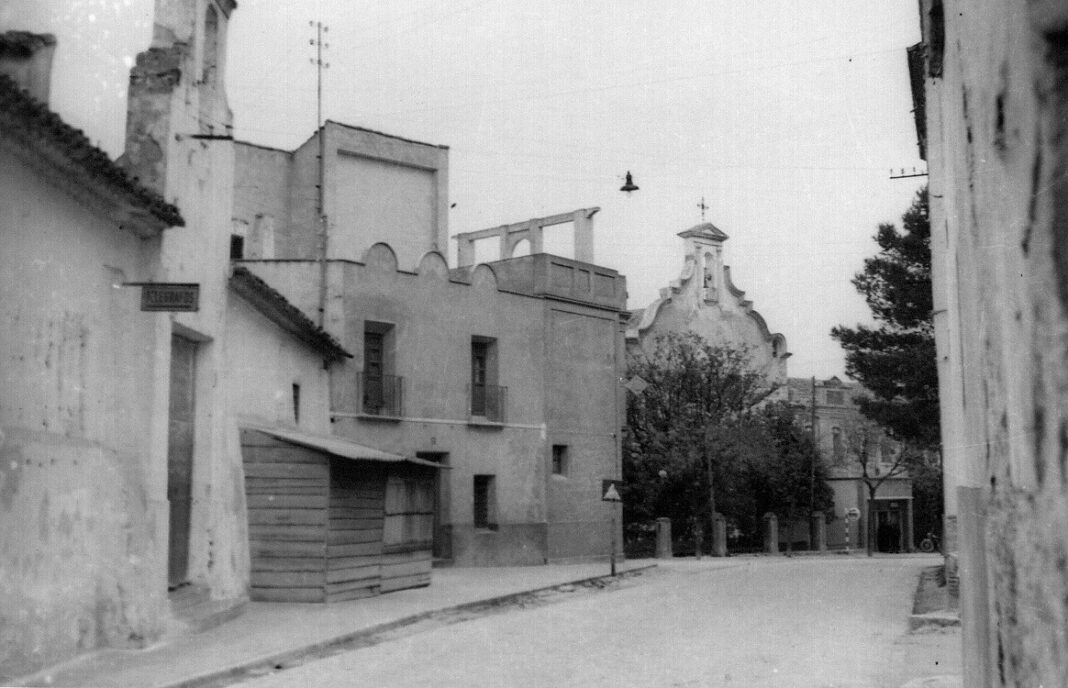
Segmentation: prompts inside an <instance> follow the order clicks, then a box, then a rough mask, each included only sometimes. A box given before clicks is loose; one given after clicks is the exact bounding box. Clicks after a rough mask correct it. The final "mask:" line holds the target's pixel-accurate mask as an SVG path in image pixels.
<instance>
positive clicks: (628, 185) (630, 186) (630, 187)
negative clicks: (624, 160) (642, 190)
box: [619, 170, 638, 196]
mask: <svg viewBox="0 0 1068 688" xmlns="http://www.w3.org/2000/svg"><path fill="white" fill-rule="evenodd" d="M619 190H620V191H622V192H623V193H625V194H627V195H628V196H629V195H630V194H631V192H633V191H637V190H638V185H637V184H635V183H634V178H633V177H631V176H630V170H627V178H626V181H624V182H623V186H621V187H619Z"/></svg>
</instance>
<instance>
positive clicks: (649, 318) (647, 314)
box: [624, 295, 671, 340]
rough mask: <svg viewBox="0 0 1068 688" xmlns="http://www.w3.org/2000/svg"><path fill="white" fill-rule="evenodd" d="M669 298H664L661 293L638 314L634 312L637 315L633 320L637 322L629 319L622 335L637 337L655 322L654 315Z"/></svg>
mask: <svg viewBox="0 0 1068 688" xmlns="http://www.w3.org/2000/svg"><path fill="white" fill-rule="evenodd" d="M670 300H671V298H670V297H668V298H664V297H663V295H661V298H659V299H657V300H656V301H653V302H652V303H651V304H649V305H648V307H646V308H645V309H643V310H642V311H641V315H640V316H638V314H637V313H635V316H638V317H635V319H634V320H636V321H637V322H635V321H631V322H630V323H629V324H628V325H629V326H628V328H627V330H626V333H625V335H624V336H625V337H626V338H627V339H634V340H636V339H639V338H640V337H641V334H642V333H643V332H645V331H646V330H648V329H649V328H650V327H652V326H653V323H654V322H656V316H657V315H658V314H659V313H660V309H661V308H662V307H663V306H664V304H665V303H667V302H668V301H670Z"/></svg>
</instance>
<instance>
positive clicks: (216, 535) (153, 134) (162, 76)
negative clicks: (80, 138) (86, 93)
mask: <svg viewBox="0 0 1068 688" xmlns="http://www.w3.org/2000/svg"><path fill="white" fill-rule="evenodd" d="M209 5H211V6H213V7H215V8H216V10H217V11H216V15H217V20H218V32H217V36H216V39H215V40H216V41H217V47H216V50H215V53H216V54H217V61H216V63H215V66H214V69H209V67H210V65H208V64H206V63H205V61H204V55H205V44H206V43H207V42H208V41H207V40H206V39H205V38H204V32H205V24H206V20H205V17H206V13H207V11H208V7H209ZM218 8H219V5H217V4H216V3H214V2H211V0H157V1H156V24H155V30H154V34H153V42H152V47H151V48H150V49H149V50H147V51H145V52H144V53H141V54H140V55H138V57H137V63H136V65H135V67H134V68H133V69H132V70H131V77H130V90H129V96H130V100H129V105H128V116H127V150H126V154H125V155H124V156H123V159H122V160H121V162H122V163H123V164H124V165H125V166H126V168H127V169H128V170H130V171H131V173H133V174H135V175H137V176H138V177H140V179H141V181H142V182H143V183H145V184H147V185H149V186H150V187H151V188H153V189H154V190H156V191H157V192H158V193H160V194H161V195H162V196H163V197H164V198H165V199H166V200H167V201H170V202H172V203H174V204H175V205H177V206H178V208H179V210H180V211H181V213H182V217H183V218H184V219H185V222H186V226H184V227H177V228H173V229H170V230H168V231H167V233H166V235H165V237H164V241H163V248H162V258H161V260H162V264H163V269H162V271H161V272H162V274H161V275H160V277H159V280H160V281H165V282H192V283H196V284H199V285H200V310H199V311H198V312H195V313H175V314H172V315H171V316H170V328H169V329H170V331H171V332H174V333H176V334H180V335H182V336H184V337H187V338H190V339H193V340H195V341H197V343H198V346H197V353H196V361H195V364H196V378H195V392H194V394H195V404H194V406H195V413H196V418H195V428H196V435H195V439H194V451H193V473H192V475H193V485H192V513H191V522H190V534H189V538H190V542H189V580H190V582H192V583H194V584H198V585H203V586H205V587H207V588H208V589H209V590H210V593H211V596H212V597H213V598H215V599H238V598H241V597H243V596H245V595H246V593H247V580H248V571H247V560H248V543H247V536H246V526H245V513H244V500H243V492H242V487H243V484H244V477H243V472H242V470H243V469H242V464H241V452H240V446H239V439H238V434H237V426H236V424H235V423H234V421H233V418H232V416H231V414H230V408H231V407H230V405H229V404H230V400H229V389H230V386H231V384H232V383H231V378H232V376H233V373H232V372H231V371H229V370H228V369H227V367H226V363H227V360H228V358H227V336H226V333H227V319H226V318H227V310H226V309H227V302H228V299H229V290H228V286H227V279H228V273H229V255H230V228H231V226H232V225H231V223H232V219H233V217H234V213H233V184H234V173H233V171H234V146H233V144H232V143H231V142H229V141H225V140H210V139H194V138H192V137H193V135H205V134H215V135H223V134H226V133H227V127H228V125H229V123H230V122H231V121H232V115H231V113H230V110H229V107H228V106H227V103H226V95H225V92H224V89H223V87H222V84H223V82H224V77H225V55H226V49H225V48H226V34H227V23H228V18H227V16H226V14H225V13H224V12H222V11H219V9H218ZM209 52H210V51H209ZM168 338H169V333H168ZM166 348H167V350H168V351H169V345H168V346H167V347H166ZM163 441H164V443H165V442H166V440H165V439H164V440H163ZM163 466H164V469H165V468H166V462H165V461H164V464H163ZM165 532H166V531H165Z"/></svg>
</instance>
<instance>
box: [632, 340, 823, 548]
mask: <svg viewBox="0 0 1068 688" xmlns="http://www.w3.org/2000/svg"><path fill="white" fill-rule="evenodd" d="M628 364H629V369H628V376H629V377H630V378H631V379H634V378H635V377H640V378H641V379H642V380H644V381H645V383H646V384H647V386H646V387H645V388H644V389H643V390H642V391H641V392H640V393H631V394H628V404H627V425H626V428H625V433H624V442H623V475H624V479H625V480H626V492H625V494H624V505H625V507H624V518H625V520H626V521H627V522H628V523H635V522H637V523H643V522H647V521H649V520H652V519H653V518H655V517H659V516H666V517H669V518H671V519H672V523H673V524H674V525H673V527H674V528H675V529H676V530H677V532H678V533H679V534H682V533H684V532H687V531H688V529H689V528H690V526H691V525H692V524H694V523H695V522H697V520H698V519H699V520H700V521H702V522H705V523H706V524H707V522H708V519H709V518H710V517H711V514H712V513H713V511H717V512H720V513H723V514H726V515H727V516H729V517H730V518H731V519H732V520H733V521H734V522H735V523H737V524H738V525H739V526H740V527H741V528H742V530H743V531H746V532H749V533H755V532H756V531H757V530H758V529H759V523H760V517H761V516H762V515H763V513H765V512H767V511H773V512H775V513H777V514H779V515H780V516H781V517H789V516H790V515H791V514H795V515H796V516H797V517H801V515H802V514H807V513H808V509H809V505H810V501H811V497H812V494H813V493H812V490H811V489H810V488H811V477H812V471H813V468H814V467H815V498H816V505H815V508H817V509H821V508H827V507H829V506H830V503H831V492H830V489H829V488H828V487H827V485H826V482H825V478H826V471H825V469H824V467H823V464H822V463H821V462H820V461H819V456H818V454H817V452H816V450H815V447H813V446H812V443H811V440H810V438H809V436H808V434H807V433H805V432H804V431H803V429H802V428H800V426H799V425H798V424H797V423H795V422H794V418H793V412H792V409H790V408H789V406H787V405H786V404H766V405H765V404H764V402H765V400H766V398H767V396H768V394H770V392H771V391H772V389H771V387H769V385H768V384H767V381H766V379H765V378H764V376H763V375H761V374H760V373H758V372H756V371H755V370H753V369H752V368H751V367H750V360H749V356H748V353H747V352H746V351H745V350H744V349H739V348H735V347H730V346H717V345H712V344H709V343H708V342H706V341H705V340H704V339H701V338H700V337H699V336H697V335H695V334H692V333H685V334H679V333H670V334H667V335H663V336H661V337H659V338H657V340H656V341H655V342H654V346H653V348H652V349H651V350H650V351H647V352H641V353H638V354H636V355H631V356H630V357H629V358H628ZM814 462H815V464H814Z"/></svg>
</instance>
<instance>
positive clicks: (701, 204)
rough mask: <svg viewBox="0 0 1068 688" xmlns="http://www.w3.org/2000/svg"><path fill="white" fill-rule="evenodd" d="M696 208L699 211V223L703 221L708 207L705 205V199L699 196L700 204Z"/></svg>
mask: <svg viewBox="0 0 1068 688" xmlns="http://www.w3.org/2000/svg"><path fill="white" fill-rule="evenodd" d="M697 207H698V208H700V209H701V222H704V221H705V211H706V210H708V205H706V204H705V197H704V196H701V202H700V203H698V204H697Z"/></svg>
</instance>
